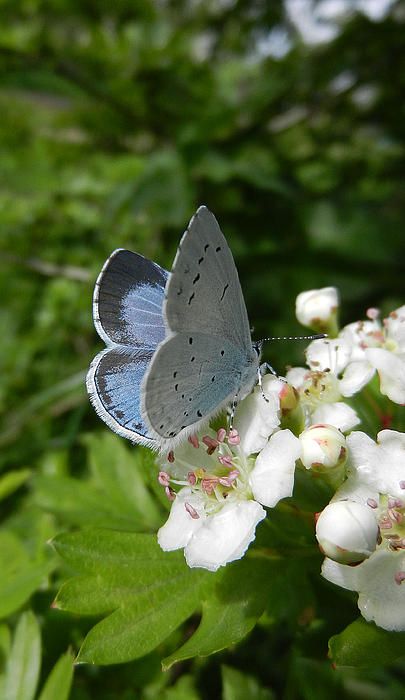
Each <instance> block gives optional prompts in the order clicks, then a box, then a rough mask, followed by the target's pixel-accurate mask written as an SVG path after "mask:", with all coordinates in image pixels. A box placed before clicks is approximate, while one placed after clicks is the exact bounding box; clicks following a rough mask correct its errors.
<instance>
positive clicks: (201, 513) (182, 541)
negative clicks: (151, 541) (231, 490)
mask: <svg viewBox="0 0 405 700" xmlns="http://www.w3.org/2000/svg"><path fill="white" fill-rule="evenodd" d="M192 509H193V510H195V514H197V516H198V517H192V515H191V514H190V513H192V514H193V515H195V514H194V513H193V510H192ZM265 517H266V511H265V510H264V508H263V507H262V506H261V505H260V504H259V503H257V502H256V501H253V500H245V501H232V502H229V503H225V504H224V505H223V506H222V508H220V509H219V510H218V512H217V513H216V514H214V515H211V516H209V515H207V514H206V512H205V499H204V498H203V496H202V494H193V492H192V490H191V488H183V489H182V490H181V491H179V493H178V494H177V496H176V498H175V500H174V502H173V505H172V508H171V511H170V515H169V519H168V520H167V522H166V524H165V525H164V526H163V527H161V528H160V530H159V532H158V542H159V544H160V546H161V547H162V549H164V550H165V551H171V550H173V549H179V548H181V547H184V555H185V557H186V561H187V564H188V566H190V567H195V566H198V567H203V568H205V569H209V570H210V571H216V570H217V569H218V568H219V567H220V566H223V565H224V564H226V563H228V562H230V561H234V560H235V559H240V558H241V557H242V556H243V555H244V553H245V551H246V549H247V548H248V546H249V545H250V543H251V542H252V540H254V537H255V528H256V525H257V524H258V523H259V522H260V521H261V520H263V518H265Z"/></svg>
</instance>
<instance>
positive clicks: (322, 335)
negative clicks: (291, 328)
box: [259, 333, 328, 343]
mask: <svg viewBox="0 0 405 700" xmlns="http://www.w3.org/2000/svg"><path fill="white" fill-rule="evenodd" d="M327 337H328V336H327V333H317V334H316V335H280V336H272V337H271V338H261V339H260V341H259V342H260V343H265V342H266V340H321V339H322V338H327Z"/></svg>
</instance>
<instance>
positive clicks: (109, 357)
mask: <svg viewBox="0 0 405 700" xmlns="http://www.w3.org/2000/svg"><path fill="white" fill-rule="evenodd" d="M93 315H94V323H95V326H96V330H97V332H98V334H99V335H100V337H101V338H102V340H104V342H105V343H106V345H107V348H106V349H105V350H103V351H102V352H100V353H99V354H98V355H97V356H96V357H95V358H94V360H93V362H92V364H91V366H90V370H89V372H88V375H87V389H88V392H89V395H90V399H91V401H92V403H93V405H94V407H95V409H96V411H97V413H98V414H99V415H100V417H101V418H102V419H103V420H104V421H105V422H106V423H107V425H108V426H109V427H110V428H111V429H112V430H114V431H115V432H116V433H118V434H119V435H122V436H123V437H126V438H129V439H130V440H132V441H133V442H136V443H140V444H142V445H146V446H149V447H153V448H156V449H160V450H170V449H172V448H173V447H175V446H176V445H177V444H178V443H179V442H181V441H183V440H184V439H186V438H187V437H188V436H189V435H191V434H193V433H195V432H197V431H198V430H199V429H200V428H201V427H203V426H204V425H206V424H207V423H208V421H209V420H210V419H211V418H212V417H213V416H215V415H217V414H218V413H220V412H221V411H222V410H224V409H225V408H226V407H227V406H229V405H230V404H231V403H232V402H234V401H236V400H239V399H240V398H243V396H245V395H246V394H248V393H249V392H250V390H251V389H252V387H253V386H254V384H255V383H256V381H257V377H258V370H259V360H260V348H261V344H260V343H253V342H252V340H251V335H250V326H249V320H248V316H247V311H246V306H245V302H244V299H243V294H242V290H241V287H240V283H239V278H238V273H237V270H236V267H235V263H234V260H233V257H232V253H231V251H230V249H229V247H228V244H227V242H226V240H225V238H224V236H223V234H222V232H221V230H220V228H219V226H218V223H217V221H216V219H215V217H214V215H213V214H212V213H211V212H210V211H209V210H208V209H207V208H206V207H204V206H202V207H200V208H199V209H198V210H197V212H196V214H195V215H194V216H193V218H192V219H191V221H190V224H189V227H188V229H187V230H186V232H185V233H184V235H183V238H182V239H181V241H180V244H179V247H178V251H177V255H176V257H175V260H174V263H173V268H172V271H171V273H170V274H169V273H168V272H167V271H166V270H164V269H163V268H161V267H160V266H159V265H157V264H156V263H154V262H152V261H150V260H147V259H146V258H144V257H143V256H142V255H139V254H137V253H131V252H130V251H128V250H122V249H118V250H116V251H114V252H113V253H112V255H111V256H110V257H109V258H108V260H107V261H106V263H105V265H104V267H103V269H102V270H101V273H100V275H99V277H98V279H97V282H96V286H95V290H94V300H93Z"/></svg>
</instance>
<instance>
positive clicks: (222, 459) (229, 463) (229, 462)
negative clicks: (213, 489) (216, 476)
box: [218, 455, 233, 469]
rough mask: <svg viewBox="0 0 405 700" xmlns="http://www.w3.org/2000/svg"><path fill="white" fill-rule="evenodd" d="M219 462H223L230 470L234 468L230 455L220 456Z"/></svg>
mask: <svg viewBox="0 0 405 700" xmlns="http://www.w3.org/2000/svg"><path fill="white" fill-rule="evenodd" d="M218 461H219V462H221V464H223V465H224V467H228V468H229V469H230V468H231V467H233V462H232V457H231V456H230V455H219V457H218Z"/></svg>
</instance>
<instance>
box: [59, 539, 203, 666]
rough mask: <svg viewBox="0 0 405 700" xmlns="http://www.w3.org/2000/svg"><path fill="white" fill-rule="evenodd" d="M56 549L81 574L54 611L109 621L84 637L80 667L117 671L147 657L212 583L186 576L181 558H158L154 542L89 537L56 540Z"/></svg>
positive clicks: (196, 573)
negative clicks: (119, 666) (113, 665)
mask: <svg viewBox="0 0 405 700" xmlns="http://www.w3.org/2000/svg"><path fill="white" fill-rule="evenodd" d="M54 546H55V549H56V550H57V551H58V552H59V554H60V555H61V556H62V557H63V558H64V560H65V561H66V562H67V563H68V564H69V565H70V566H72V567H73V568H75V569H77V570H78V571H79V572H80V573H81V576H79V577H78V578H76V579H72V580H70V581H68V582H67V583H66V584H65V585H64V586H63V587H62V588H61V590H60V592H59V594H58V596H57V599H56V601H55V606H56V607H59V608H61V609H63V610H68V611H70V612H75V613H79V614H98V615H100V614H102V615H104V614H106V613H107V612H111V613H112V614H111V615H109V616H108V617H107V618H106V619H104V620H102V621H101V622H99V623H98V624H97V625H96V626H95V627H94V628H93V629H92V630H91V631H90V632H89V634H88V635H87V637H86V639H85V641H84V643H83V645H82V648H81V649H80V652H79V655H78V659H77V660H78V662H87V663H97V664H111V663H121V662H124V661H129V660H131V659H135V658H138V657H140V656H143V655H145V654H147V653H148V652H149V651H151V650H152V649H154V648H155V647H156V646H157V645H158V644H160V643H161V642H162V641H163V640H164V639H165V638H166V637H167V636H168V635H169V634H171V632H172V631H173V630H175V629H176V628H177V627H178V626H179V625H180V624H181V623H182V622H184V620H186V619H187V618H188V617H189V616H190V615H191V614H192V613H193V612H194V611H195V610H196V609H198V608H199V607H200V604H201V598H202V591H203V590H207V589H209V588H210V584H211V582H214V581H215V576H214V575H212V574H209V573H208V572H206V571H201V570H200V571H198V570H195V569H194V570H191V569H189V568H188V567H187V565H186V563H185V561H184V557H183V553H182V552H172V553H166V552H163V551H162V550H161V549H160V547H159V546H158V544H157V542H156V538H155V536H152V535H145V534H136V533H127V532H115V531H112V530H87V531H84V532H81V533H74V534H72V533H70V534H66V535H61V536H59V537H57V538H56V539H55V540H54ZM83 574H84V575H83Z"/></svg>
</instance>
